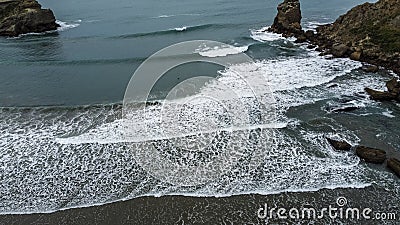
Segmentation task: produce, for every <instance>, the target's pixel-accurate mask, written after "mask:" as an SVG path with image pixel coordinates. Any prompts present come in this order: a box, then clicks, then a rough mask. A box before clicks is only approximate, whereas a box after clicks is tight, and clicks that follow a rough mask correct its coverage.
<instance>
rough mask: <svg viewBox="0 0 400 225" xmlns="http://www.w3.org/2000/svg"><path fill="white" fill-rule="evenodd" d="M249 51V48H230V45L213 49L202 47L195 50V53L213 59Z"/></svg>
mask: <svg viewBox="0 0 400 225" xmlns="http://www.w3.org/2000/svg"><path fill="white" fill-rule="evenodd" d="M248 49H249V46H241V47H232V46H230V45H226V46H216V47H214V48H210V47H203V48H199V49H196V51H195V53H198V54H200V55H201V56H204V57H209V58H215V57H224V56H228V55H236V54H239V53H243V52H246V51H247V50H248Z"/></svg>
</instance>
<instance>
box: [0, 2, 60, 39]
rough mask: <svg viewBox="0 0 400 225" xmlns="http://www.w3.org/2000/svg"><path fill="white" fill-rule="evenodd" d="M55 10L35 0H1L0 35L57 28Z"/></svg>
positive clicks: (16, 34) (38, 31)
mask: <svg viewBox="0 0 400 225" xmlns="http://www.w3.org/2000/svg"><path fill="white" fill-rule="evenodd" d="M57 27H59V25H58V24H57V23H56V19H55V17H54V14H53V12H52V11H51V10H50V9H42V7H41V5H40V4H39V3H38V2H37V1H35V0H0V36H10V37H15V36H18V35H21V34H26V33H41V32H45V31H51V30H56V29H57Z"/></svg>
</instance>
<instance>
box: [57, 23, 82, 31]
mask: <svg viewBox="0 0 400 225" xmlns="http://www.w3.org/2000/svg"><path fill="white" fill-rule="evenodd" d="M56 23H57V24H58V25H60V27H58V28H57V31H66V30H69V29H72V28H75V27H78V26H79V25H80V24H79V23H67V22H63V21H61V20H57V21H56Z"/></svg>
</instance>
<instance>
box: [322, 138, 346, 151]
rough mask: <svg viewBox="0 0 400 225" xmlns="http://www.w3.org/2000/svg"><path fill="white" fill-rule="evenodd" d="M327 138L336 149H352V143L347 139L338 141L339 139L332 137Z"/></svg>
mask: <svg viewBox="0 0 400 225" xmlns="http://www.w3.org/2000/svg"><path fill="white" fill-rule="evenodd" d="M326 140H327V141H328V142H329V144H331V145H332V147H333V148H335V149H336V150H343V151H349V150H350V149H351V145H350V144H349V143H347V142H346V141H338V140H333V139H331V138H326Z"/></svg>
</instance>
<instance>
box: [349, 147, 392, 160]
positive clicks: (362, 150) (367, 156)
mask: <svg viewBox="0 0 400 225" xmlns="http://www.w3.org/2000/svg"><path fill="white" fill-rule="evenodd" d="M356 153H357V155H358V157H360V158H362V159H364V160H365V161H366V162H369V163H376V164H381V163H383V162H385V160H386V152H385V151H383V150H380V149H375V148H369V147H365V146H358V147H357V148H356Z"/></svg>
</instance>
